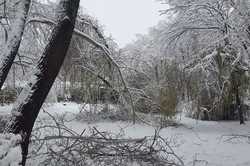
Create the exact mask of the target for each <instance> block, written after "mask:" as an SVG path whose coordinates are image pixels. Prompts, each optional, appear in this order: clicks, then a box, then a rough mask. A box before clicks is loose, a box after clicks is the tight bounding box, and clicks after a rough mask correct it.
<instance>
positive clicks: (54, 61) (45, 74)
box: [5, 0, 80, 166]
mask: <svg viewBox="0 0 250 166" xmlns="http://www.w3.org/2000/svg"><path fill="white" fill-rule="evenodd" d="M79 2H80V0H60V2H59V8H58V11H57V15H58V23H57V25H56V26H55V27H54V29H53V31H52V34H51V36H50V40H49V43H48V44H47V46H46V48H45V50H44V52H43V55H42V57H41V59H40V60H39V62H38V65H37V67H36V69H35V74H34V75H33V78H32V79H31V81H30V82H29V83H28V86H26V87H25V88H24V90H23V91H22V93H21V94H20V96H19V97H18V99H17V102H16V104H15V106H14V108H13V109H12V116H11V121H10V122H9V124H8V125H7V127H6V130H5V131H6V132H9V133H14V134H20V135H21V136H22V142H21V148H22V162H21V163H20V164H21V165H22V166H25V163H26V157H27V154H28V145H29V139H30V135H31V132H32V128H33V126H34V123H35V120H36V118H37V116H38V113H39V110H40V108H41V106H42V104H43V102H44V100H45V98H46V97H47V95H48V93H49V90H50V88H51V87H52V85H53V83H54V81H55V78H56V76H57V75H58V73H59V70H60V68H61V66H62V64H63V61H64V58H65V55H66V52H67V50H68V47H69V44H70V40H71V37H72V33H73V29H74V24H75V19H76V17H77V11H78V7H79Z"/></svg>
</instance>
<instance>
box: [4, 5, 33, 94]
mask: <svg viewBox="0 0 250 166" xmlns="http://www.w3.org/2000/svg"><path fill="white" fill-rule="evenodd" d="M18 3H19V4H18V9H17V14H16V19H15V21H14V23H13V25H12V26H11V27H12V29H11V31H10V32H9V34H10V35H9V39H8V40H7V43H6V45H5V47H4V48H3V51H2V54H1V55H0V57H1V60H0V89H1V88H2V86H3V84H4V82H5V80H6V77H7V75H8V73H9V71H10V68H11V66H12V64H13V62H14V60H15V57H16V55H17V53H18V49H19V46H20V43H21V40H22V36H23V31H24V27H25V23H26V20H27V16H28V12H29V8H30V3H31V0H21V1H19V2H18Z"/></svg>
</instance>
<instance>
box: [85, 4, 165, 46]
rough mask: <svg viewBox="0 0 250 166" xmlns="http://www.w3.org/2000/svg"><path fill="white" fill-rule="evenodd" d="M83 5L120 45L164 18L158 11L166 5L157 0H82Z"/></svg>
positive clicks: (106, 32)
mask: <svg viewBox="0 0 250 166" xmlns="http://www.w3.org/2000/svg"><path fill="white" fill-rule="evenodd" d="M81 6H82V7H83V8H84V9H85V10H86V11H87V12H88V13H89V14H90V15H92V16H94V17H96V18H97V19H98V20H99V21H100V23H101V24H102V25H104V29H105V34H106V35H110V34H111V35H112V36H113V38H114V39H115V41H116V42H117V43H118V44H119V46H120V47H123V46H124V45H125V44H127V43H129V42H131V41H132V40H133V39H135V34H137V33H143V34H145V33H146V32H147V30H148V28H149V27H152V26H153V25H156V24H157V22H158V21H159V20H160V19H163V17H162V16H159V12H158V11H159V10H160V9H163V8H164V7H165V6H163V5H161V4H160V3H159V2H155V0H81Z"/></svg>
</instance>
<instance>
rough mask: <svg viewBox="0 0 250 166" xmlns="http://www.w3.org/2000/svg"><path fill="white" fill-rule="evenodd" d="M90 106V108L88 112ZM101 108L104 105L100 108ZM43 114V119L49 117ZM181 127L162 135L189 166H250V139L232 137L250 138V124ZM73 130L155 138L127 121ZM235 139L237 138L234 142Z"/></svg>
mask: <svg viewBox="0 0 250 166" xmlns="http://www.w3.org/2000/svg"><path fill="white" fill-rule="evenodd" d="M90 107H91V106H89V105H88V106H87V107H86V109H89V108H90ZM98 107H101V106H97V108H98ZM80 108H81V106H80V105H78V104H74V103H58V104H51V105H46V106H44V109H45V110H46V111H48V112H49V113H51V114H54V115H56V114H57V115H58V114H59V115H60V114H65V113H67V114H68V115H72V116H69V117H73V116H74V115H77V113H78V112H79V110H80ZM10 109H11V106H4V107H0V115H1V114H8V113H9V112H10ZM46 115H47V114H46V113H44V112H42V111H41V113H40V115H39V117H40V118H46ZM179 123H181V124H182V125H180V126H178V127H167V128H164V129H162V130H161V132H160V135H161V136H163V137H164V138H169V140H171V142H172V145H173V146H174V150H175V152H176V154H177V155H179V156H180V157H182V159H183V161H184V162H185V165H187V166H250V157H249V154H250V139H249V140H248V138H242V137H240V138H237V137H232V135H234V136H235V135H250V122H246V125H239V122H235V121H232V122H228V121H227V122H206V121H197V120H193V119H190V118H186V117H183V116H181V118H180V120H179ZM67 125H68V126H70V128H72V129H74V130H75V131H78V132H81V131H82V130H84V129H85V128H89V127H92V126H95V127H96V128H97V129H98V130H100V131H112V132H117V133H118V132H120V131H121V128H122V129H123V131H124V133H125V136H126V137H131V138H142V137H144V136H153V135H154V133H155V128H154V127H152V126H148V125H146V124H136V125H133V124H131V123H128V122H115V123H114V122H96V123H91V124H88V123H84V122H81V121H76V120H75V121H71V122H68V123H67ZM232 138H234V139H232Z"/></svg>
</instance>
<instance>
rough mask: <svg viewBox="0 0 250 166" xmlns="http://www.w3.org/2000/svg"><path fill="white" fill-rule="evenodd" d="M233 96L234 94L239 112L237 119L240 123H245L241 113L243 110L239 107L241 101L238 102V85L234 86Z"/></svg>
mask: <svg viewBox="0 0 250 166" xmlns="http://www.w3.org/2000/svg"><path fill="white" fill-rule="evenodd" d="M235 96H236V107H237V110H238V113H239V119H240V124H245V122H244V114H243V110H242V107H241V102H240V95H239V87H238V86H237V87H236V92H235Z"/></svg>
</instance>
